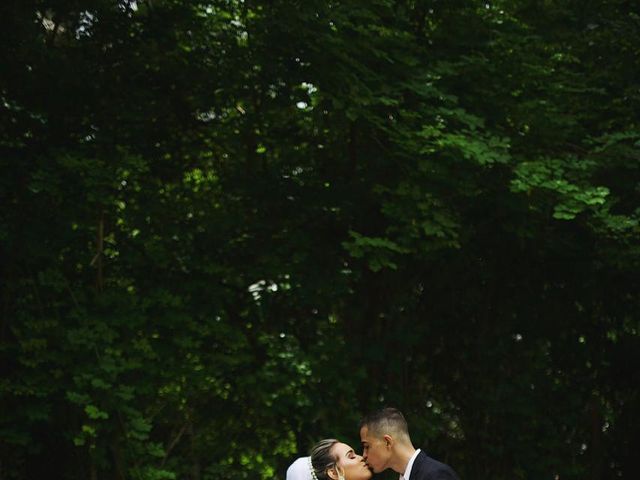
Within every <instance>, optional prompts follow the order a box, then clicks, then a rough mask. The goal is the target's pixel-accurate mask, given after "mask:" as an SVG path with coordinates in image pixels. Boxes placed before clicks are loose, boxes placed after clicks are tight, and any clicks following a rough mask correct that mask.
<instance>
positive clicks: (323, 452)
mask: <svg viewBox="0 0 640 480" xmlns="http://www.w3.org/2000/svg"><path fill="white" fill-rule="evenodd" d="M336 443H340V442H339V441H338V440H336V439H335V438H327V439H325V440H320V441H319V442H318V443H316V445H315V446H314V447H313V448H312V449H311V466H312V467H313V472H312V476H313V480H331V477H329V473H328V472H329V470H330V469H332V468H335V469H336V471H338V465H337V462H338V457H337V456H336V455H335V454H334V453H332V452H331V450H332V449H333V446H334V445H335V444H336Z"/></svg>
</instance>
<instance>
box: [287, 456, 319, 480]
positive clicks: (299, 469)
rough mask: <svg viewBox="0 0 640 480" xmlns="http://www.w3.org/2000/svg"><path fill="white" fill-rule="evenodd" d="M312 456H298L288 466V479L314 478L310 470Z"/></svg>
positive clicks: (310, 479) (304, 479) (306, 479)
mask: <svg viewBox="0 0 640 480" xmlns="http://www.w3.org/2000/svg"><path fill="white" fill-rule="evenodd" d="M310 460H311V458H310V457H299V458H297V459H296V460H295V461H294V462H293V463H292V464H291V465H289V468H287V480H313V477H312V476H311V470H310Z"/></svg>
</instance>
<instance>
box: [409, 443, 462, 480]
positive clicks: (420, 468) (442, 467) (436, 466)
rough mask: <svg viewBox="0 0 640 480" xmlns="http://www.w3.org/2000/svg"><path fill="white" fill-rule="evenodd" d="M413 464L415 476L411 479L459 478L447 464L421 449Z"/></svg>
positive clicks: (444, 479) (438, 479) (442, 479)
mask: <svg viewBox="0 0 640 480" xmlns="http://www.w3.org/2000/svg"><path fill="white" fill-rule="evenodd" d="M414 465H415V467H414V468H416V476H415V478H412V479H411V480H459V478H458V475H457V474H456V472H455V471H454V470H453V469H452V468H451V467H450V466H449V465H447V464H446V463H442V462H440V461H438V460H436V459H435V458H431V457H430V456H429V455H427V454H426V453H425V452H424V451H422V450H421V451H420V453H419V454H418V457H417V458H416V460H415V464H414ZM411 477H413V475H411Z"/></svg>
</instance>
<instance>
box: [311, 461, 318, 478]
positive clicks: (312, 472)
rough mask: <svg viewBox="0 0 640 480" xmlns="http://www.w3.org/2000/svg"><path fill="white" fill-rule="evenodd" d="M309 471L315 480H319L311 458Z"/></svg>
mask: <svg viewBox="0 0 640 480" xmlns="http://www.w3.org/2000/svg"><path fill="white" fill-rule="evenodd" d="M309 470H310V471H311V476H312V477H313V480H318V476H317V475H316V471H315V470H314V469H313V463H311V457H309Z"/></svg>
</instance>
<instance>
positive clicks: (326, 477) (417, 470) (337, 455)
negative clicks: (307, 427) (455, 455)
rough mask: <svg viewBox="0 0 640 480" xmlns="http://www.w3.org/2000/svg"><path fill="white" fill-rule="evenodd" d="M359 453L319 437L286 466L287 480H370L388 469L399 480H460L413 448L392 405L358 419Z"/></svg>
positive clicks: (445, 466)
mask: <svg viewBox="0 0 640 480" xmlns="http://www.w3.org/2000/svg"><path fill="white" fill-rule="evenodd" d="M360 441H361V443H362V455H358V454H357V453H356V452H355V451H354V449H353V448H351V447H350V446H349V445H347V444H345V443H342V442H340V441H339V440H336V439H334V438H329V439H325V440H321V441H320V442H318V443H317V444H316V445H315V446H314V447H313V448H312V449H311V455H310V456H308V457H300V458H298V459H297V460H296V461H295V462H293V463H292V464H291V465H290V466H289V468H288V469H287V480H370V479H371V476H372V475H373V474H374V473H380V472H382V471H384V470H386V469H388V468H390V469H392V470H394V471H395V472H397V473H399V474H400V479H399V480H460V479H459V478H458V475H457V474H456V473H455V472H454V471H453V469H452V468H451V467H450V466H448V465H445V464H444V463H441V462H439V461H437V460H434V459H433V458H431V457H429V456H428V455H427V454H426V453H424V452H423V451H422V450H420V449H419V448H418V449H416V448H414V446H413V443H411V438H410V437H409V428H408V426H407V421H406V420H405V418H404V416H403V415H402V413H401V412H400V411H399V410H397V409H395V408H385V409H382V410H379V411H377V412H374V413H372V414H370V415H367V416H366V417H365V418H364V419H363V420H362V421H361V422H360Z"/></svg>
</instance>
